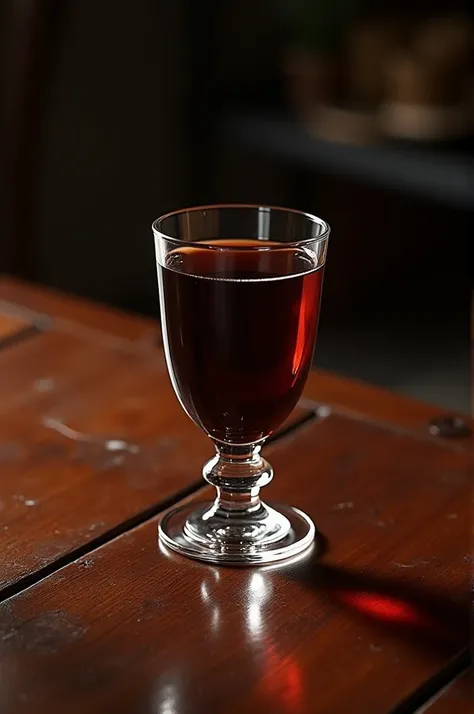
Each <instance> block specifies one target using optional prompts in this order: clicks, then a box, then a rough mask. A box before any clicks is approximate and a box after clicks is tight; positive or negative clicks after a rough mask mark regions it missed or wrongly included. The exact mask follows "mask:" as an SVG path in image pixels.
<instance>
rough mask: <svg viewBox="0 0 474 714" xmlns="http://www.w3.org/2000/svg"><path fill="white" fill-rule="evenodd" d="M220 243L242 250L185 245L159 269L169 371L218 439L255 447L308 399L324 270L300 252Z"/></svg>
mask: <svg viewBox="0 0 474 714" xmlns="http://www.w3.org/2000/svg"><path fill="white" fill-rule="evenodd" d="M215 245H216V246H219V245H222V246H224V245H225V246H230V247H233V246H239V247H238V248H237V247H236V248H235V250H218V249H216V250H211V249H209V248H200V247H199V244H196V247H193V248H179V249H177V250H174V251H172V252H171V253H169V254H168V255H167V260H166V267H163V266H159V267H158V271H159V279H160V286H161V319H162V326H163V336H164V340H165V348H166V352H167V360H168V368H169V370H170V375H171V380H172V382H173V386H174V388H175V390H176V392H177V394H178V396H179V398H180V401H181V403H182V405H183V407H184V408H185V409H186V411H187V413H188V414H189V416H190V417H191V418H192V419H193V420H194V421H195V422H196V423H197V424H199V425H200V426H201V427H202V428H203V429H204V430H205V431H206V432H207V433H208V434H209V435H210V436H212V437H214V438H216V439H219V440H220V441H227V442H231V443H236V444H246V443H252V442H255V441H258V440H259V439H262V438H263V437H265V436H268V435H269V434H271V433H272V432H273V431H274V430H275V429H276V428H278V427H279V426H280V424H281V423H282V422H283V421H284V420H285V419H286V417H287V416H288V415H289V414H290V412H291V411H292V409H293V408H294V406H295V405H296V403H297V401H298V399H299V397H300V395H301V392H302V390H303V387H304V383H305V381H306V377H307V375H308V371H309V369H310V366H311V360H312V356H313V349H314V343H315V339H316V330H317V322H318V315H319V303H320V297H321V287H322V278H323V270H322V269H319V270H315V269H314V264H313V263H312V261H311V257H310V256H309V255H308V254H307V253H306V252H304V251H303V250H299V249H295V248H283V249H282V248H279V249H278V250H265V251H262V250H255V249H252V246H261V245H262V243H261V242H258V241H243V240H239V241H215ZM266 245H270V244H269V243H266ZM279 245H281V244H279ZM245 246H248V247H249V249H247V250H246V249H245Z"/></svg>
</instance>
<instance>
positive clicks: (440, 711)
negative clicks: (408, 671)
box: [417, 668, 474, 714]
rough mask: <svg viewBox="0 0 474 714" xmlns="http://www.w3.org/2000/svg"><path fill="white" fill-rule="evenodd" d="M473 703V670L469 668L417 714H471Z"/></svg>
mask: <svg viewBox="0 0 474 714" xmlns="http://www.w3.org/2000/svg"><path fill="white" fill-rule="evenodd" d="M473 703H474V670H473V669H472V668H469V670H467V671H466V672H464V674H463V675H462V676H460V677H459V678H458V679H456V680H455V681H454V682H452V683H451V684H450V685H449V686H448V687H447V688H446V689H445V690H444V691H443V692H442V693H441V695H440V696H439V697H436V698H435V700H434V701H433V702H432V703H431V704H430V705H428V706H427V707H426V708H425V709H424V710H422V712H417V714H471V712H472V709H473Z"/></svg>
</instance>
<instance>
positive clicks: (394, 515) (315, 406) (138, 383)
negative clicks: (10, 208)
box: [0, 279, 474, 714]
mask: <svg viewBox="0 0 474 714" xmlns="http://www.w3.org/2000/svg"><path fill="white" fill-rule="evenodd" d="M0 394H1V397H2V398H1V401H0V464H1V475H2V478H1V481H0V553H1V555H0V712H2V714H21V713H22V712H35V714H46V713H47V714H56V712H58V713H59V712H61V713H62V712H68V714H74V713H76V712H77V713H79V712H80V713H81V714H83V713H84V712H88V713H90V714H93V713H98V712H100V713H107V714H108V713H109V712H114V714H129V713H130V714H132V713H133V714H145V713H146V714H149V713H150V714H151V713H153V714H201V713H203V714H204V713H207V712H210V713H211V714H221V713H222V714H234V713H237V712H239V713H240V712H242V711H245V712H246V714H253V713H257V712H258V713H259V714H267V713H270V712H272V713H273V712H275V714H279V713H280V712H282V713H288V714H289V713H291V714H349V712H350V713H351V714H353V713H356V714H358V713H359V712H360V713H361V714H385V713H387V714H388V713H389V712H390V713H391V714H394V713H396V714H403V713H405V714H408V713H410V712H415V711H417V710H420V709H419V708H422V709H421V710H422V711H428V712H429V713H430V714H438V712H439V713H441V712H444V711H446V712H448V711H449V712H451V711H452V710H454V707H455V706H457V707H458V708H457V709H455V711H456V712H462V713H464V712H466V713H467V712H468V711H470V704H469V702H470V698H469V695H468V694H466V692H467V691H468V689H469V679H470V675H469V673H465V674H464V675H462V672H463V670H465V669H466V667H467V666H468V664H469V656H468V643H469V611H470V576H471V572H472V542H471V537H472V520H471V515H472V514H471V511H470V506H471V505H472V466H473V463H472V455H473V444H474V439H473V437H472V435H465V436H462V437H459V438H443V437H442V436H433V435H432V434H431V433H430V431H429V426H428V425H429V422H430V420H431V419H432V418H433V417H436V416H439V415H438V413H437V412H436V411H435V410H433V408H432V407H430V406H427V405H423V404H419V403H415V402H412V401H409V400H407V399H405V398H401V397H398V396H396V395H394V394H391V393H387V392H382V391H380V390H378V389H374V388H372V387H369V386H366V385H362V384H358V383H355V382H352V381H347V380H344V379H341V378H339V377H335V376H333V375H330V374H323V373H320V372H315V373H313V374H312V375H311V377H310V379H309V382H308V385H307V389H306V392H305V395H304V399H302V401H301V403H300V405H299V407H298V408H297V410H295V412H294V414H293V415H292V416H291V417H290V419H289V420H288V421H287V423H286V424H285V425H284V426H283V428H282V429H281V430H280V432H279V433H278V434H277V435H276V437H275V438H273V439H272V441H271V443H270V444H269V445H268V446H267V448H266V451H267V455H268V456H269V458H270V460H271V462H272V464H273V466H274V467H275V472H276V477H275V480H274V481H273V483H272V484H271V485H270V486H269V487H267V488H266V489H265V497H266V498H267V499H270V500H273V501H285V502H291V503H292V504H294V505H297V506H301V507H302V508H303V509H305V510H306V511H307V512H308V513H310V514H311V515H312V516H313V517H314V519H315V521H316V522H317V524H318V526H319V527H320V529H321V530H322V532H323V533H324V535H325V536H326V539H327V548H326V552H325V553H324V554H323V555H322V557H320V558H318V557H317V556H316V554H315V553H311V552H310V553H308V554H307V555H306V556H305V557H303V558H302V559H300V560H299V561H297V562H296V563H292V564H286V565H285V564H283V565H279V566H278V567H275V566H273V567H271V568H260V569H233V568H216V567H212V566H206V565H203V564H200V563H197V562H192V561H189V560H186V559H183V558H180V557H179V556H177V555H174V554H172V553H170V552H167V551H166V550H163V549H162V548H159V547H158V543H157V529H156V524H157V518H158V516H159V514H160V513H161V512H162V511H163V510H164V509H166V508H167V507H169V506H170V505H171V504H175V503H176V502H178V501H181V500H182V499H195V500H200V499H202V498H204V497H206V496H208V495H209V491H208V489H206V488H204V487H203V486H202V482H201V479H200V468H201V466H202V463H203V461H204V460H205V459H206V457H207V456H208V455H210V453H211V448H210V443H209V441H208V440H207V438H206V437H205V436H203V435H202V434H200V433H199V431H198V430H197V429H196V428H195V427H194V426H193V424H192V423H191V422H190V421H189V420H188V419H187V417H186V416H185V415H184V413H183V412H182V410H181V407H180V406H179V405H178V403H177V401H176V399H175V397H174V395H173V393H172V391H171V388H170V386H169V382H168V377H167V373H166V368H165V365H164V361H163V355H162V352H161V348H160V335H159V331H158V328H157V326H156V325H155V324H154V323H153V322H150V321H148V320H146V319H143V318H138V317H131V316H126V315H123V314H120V313H117V312H114V311H112V310H109V309H107V308H104V307H99V306H90V305H87V304H85V303H83V302H79V301H76V300H73V299H71V298H66V297H62V296H58V295H55V294H51V293H48V292H47V291H44V290H38V289H34V288H32V287H29V286H26V285H22V284H20V283H17V282H14V281H11V280H7V279H3V280H2V281H0ZM321 405H324V406H325V407H329V408H328V409H321ZM468 426H470V427H472V423H471V422H468ZM458 676H460V678H458V679H456V678H457V677H458ZM453 680H455V681H454V683H453V684H451V686H448V685H450V683H451V682H452V681H453ZM445 688H446V689H445ZM443 707H447V708H443Z"/></svg>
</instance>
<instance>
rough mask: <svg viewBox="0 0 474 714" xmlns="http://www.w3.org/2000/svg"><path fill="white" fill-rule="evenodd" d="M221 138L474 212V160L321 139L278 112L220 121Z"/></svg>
mask: <svg viewBox="0 0 474 714" xmlns="http://www.w3.org/2000/svg"><path fill="white" fill-rule="evenodd" d="M219 136H220V138H221V139H222V140H224V141H227V142H230V143H233V144H234V145H236V146H238V147H242V148H248V149H251V150H255V151H258V152H260V153H261V154H263V155H266V156H269V157H271V158H274V159H278V160H281V161H287V162H288V163H293V164H295V165H299V166H302V167H305V168H309V169H314V170H323V171H328V172H331V173H337V174H340V175H344V176H350V177H353V178H355V179H360V180H362V181H365V182H369V183H373V184H376V185H378V186H381V187H384V188H389V189H393V190H395V191H398V192H403V193H405V194H407V193H408V194H411V195H415V194H416V195H418V196H421V197H424V198H428V199H432V200H434V201H437V202H439V203H442V204H444V205H447V206H450V207H452V208H457V209H461V210H465V211H466V210H468V211H473V210H474V157H473V156H472V154H471V155H469V154H464V155H463V154H462V153H461V152H460V153H459V154H458V153H456V152H454V151H446V150H441V149H440V150H436V149H432V148H421V147H420V148H418V147H413V148H412V147H410V148H406V147H405V146H403V147H402V146H400V147H398V146H394V145H393V144H392V145H388V144H378V145H376V146H354V145H350V144H342V143H335V142H329V141H324V140H322V139H317V138H315V137H313V136H311V134H309V133H308V132H307V131H305V129H304V128H303V127H301V126H299V125H298V124H297V122H296V121H294V120H292V119H289V118H286V117H285V116H282V115H278V114H261V113H241V114H239V113H235V112H234V113H232V114H229V115H227V116H224V117H222V119H221V120H220V122H219Z"/></svg>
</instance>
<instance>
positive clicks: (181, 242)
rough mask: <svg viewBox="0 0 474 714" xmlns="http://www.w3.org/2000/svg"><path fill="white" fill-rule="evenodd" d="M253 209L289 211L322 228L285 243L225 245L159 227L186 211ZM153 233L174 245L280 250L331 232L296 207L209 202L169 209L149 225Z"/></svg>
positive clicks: (306, 243) (314, 239)
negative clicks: (172, 233)
mask: <svg viewBox="0 0 474 714" xmlns="http://www.w3.org/2000/svg"><path fill="white" fill-rule="evenodd" d="M239 208H241V209H253V210H259V209H267V210H268V211H275V212H276V211H278V212H280V213H291V214H294V215H297V216H301V217H302V218H305V219H307V220H308V222H310V223H312V224H313V225H318V226H320V227H321V229H322V233H321V235H319V236H314V237H311V238H303V239H302V240H298V241H289V242H285V243H278V244H277V245H275V244H274V243H273V244H271V245H265V241H263V240H262V245H261V246H260V245H253V246H249V245H246V246H245V245H242V246H239V245H232V246H226V245H219V244H217V243H214V244H212V243H210V242H206V240H202V241H201V240H200V241H186V240H181V238H176V237H174V236H170V235H167V234H166V233H164V232H163V230H162V229H161V225H162V224H163V222H164V221H166V220H168V218H173V217H174V216H181V215H184V214H186V213H197V212H198V211H206V210H207V211H210V210H220V209H224V210H225V209H239ZM151 227H152V230H153V233H155V234H158V235H159V237H160V238H164V239H165V240H167V241H170V242H172V243H176V245H179V246H185V247H191V248H192V247H195V246H196V243H199V247H200V248H204V249H208V250H220V251H226V250H232V251H235V250H246V251H249V250H281V249H285V248H289V247H290V248H298V247H300V246H303V245H308V244H309V243H320V242H322V241H325V240H327V239H328V237H329V234H330V232H331V228H330V226H329V224H328V223H326V221H325V220H323V219H322V218H319V217H318V216H315V215H314V214H312V213H307V212H306V211H300V210H298V209H296V208H285V207H283V206H270V205H262V204H260V203H211V204H208V205H203V206H191V207H189V208H179V209H177V210H175V211H170V212H169V213H165V214H163V215H162V216H160V217H159V218H157V219H155V220H154V221H153V223H152V225H151ZM210 240H215V239H210ZM242 240H245V238H242Z"/></svg>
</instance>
